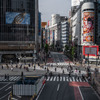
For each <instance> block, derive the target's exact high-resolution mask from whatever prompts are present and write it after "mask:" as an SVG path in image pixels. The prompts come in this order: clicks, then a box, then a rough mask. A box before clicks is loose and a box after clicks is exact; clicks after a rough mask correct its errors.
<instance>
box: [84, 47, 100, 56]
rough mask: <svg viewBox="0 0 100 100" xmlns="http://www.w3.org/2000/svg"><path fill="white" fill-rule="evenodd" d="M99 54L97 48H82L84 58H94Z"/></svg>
mask: <svg viewBox="0 0 100 100" xmlns="http://www.w3.org/2000/svg"><path fill="white" fill-rule="evenodd" d="M98 54H99V46H83V55H84V56H85V58H87V57H88V55H89V58H96V57H97V55H98Z"/></svg>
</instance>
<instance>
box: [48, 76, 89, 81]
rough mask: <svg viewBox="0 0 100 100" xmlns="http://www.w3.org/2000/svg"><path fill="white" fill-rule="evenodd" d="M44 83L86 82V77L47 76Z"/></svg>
mask: <svg viewBox="0 0 100 100" xmlns="http://www.w3.org/2000/svg"><path fill="white" fill-rule="evenodd" d="M46 81H63V82H64V81H67V82H88V79H87V78H86V77H84V78H82V77H75V76H71V77H69V76H60V77H59V76H51V77H50V76H48V77H47V79H46Z"/></svg>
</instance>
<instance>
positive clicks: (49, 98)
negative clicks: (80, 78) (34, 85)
mask: <svg viewBox="0 0 100 100" xmlns="http://www.w3.org/2000/svg"><path fill="white" fill-rule="evenodd" d="M37 100H75V98H74V92H73V87H69V84H68V83H66V82H47V83H46V85H45V87H44V89H43V91H42V93H41V94H40V97H39V98H38V99H37Z"/></svg>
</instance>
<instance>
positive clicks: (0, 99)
mask: <svg viewBox="0 0 100 100" xmlns="http://www.w3.org/2000/svg"><path fill="white" fill-rule="evenodd" d="M10 93H11V91H10V92H9V93H7V94H6V95H4V96H2V97H1V98H0V100H2V99H3V98H4V97H6V96H7V95H8V94H10Z"/></svg>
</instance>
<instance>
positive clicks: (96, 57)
mask: <svg viewBox="0 0 100 100" xmlns="http://www.w3.org/2000/svg"><path fill="white" fill-rule="evenodd" d="M97 56H98V55H97V50H96V67H97Z"/></svg>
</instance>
